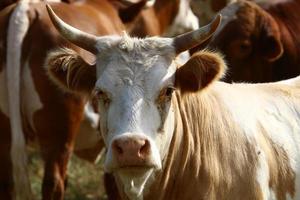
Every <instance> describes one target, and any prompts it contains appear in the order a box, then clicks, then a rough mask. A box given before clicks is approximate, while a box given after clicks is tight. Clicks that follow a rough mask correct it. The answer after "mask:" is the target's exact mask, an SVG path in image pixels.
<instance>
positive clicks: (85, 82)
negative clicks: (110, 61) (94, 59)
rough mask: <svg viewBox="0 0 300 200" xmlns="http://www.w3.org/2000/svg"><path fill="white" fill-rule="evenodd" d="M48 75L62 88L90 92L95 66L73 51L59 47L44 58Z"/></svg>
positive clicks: (94, 75)
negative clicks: (59, 48)
mask: <svg viewBox="0 0 300 200" xmlns="http://www.w3.org/2000/svg"><path fill="white" fill-rule="evenodd" d="M45 65H46V67H47V71H48V75H49V77H50V78H51V79H52V80H53V81H54V83H56V84H57V85H58V86H60V87H61V88H62V89H63V90H67V91H70V92H78V93H83V94H90V92H91V91H92V89H93V88H94V85H95V82H96V66H95V65H93V66H92V65H89V64H88V63H86V62H85V61H84V60H83V59H82V58H81V57H80V56H79V55H78V54H77V53H76V52H75V51H73V50H71V49H61V50H58V51H54V52H51V53H50V54H49V55H48V57H47V59H46V64H45Z"/></svg>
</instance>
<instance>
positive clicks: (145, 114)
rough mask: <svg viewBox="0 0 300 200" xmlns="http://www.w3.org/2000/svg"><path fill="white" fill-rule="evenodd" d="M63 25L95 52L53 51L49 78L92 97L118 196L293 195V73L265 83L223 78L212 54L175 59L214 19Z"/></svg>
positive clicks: (297, 82)
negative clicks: (103, 31)
mask: <svg viewBox="0 0 300 200" xmlns="http://www.w3.org/2000/svg"><path fill="white" fill-rule="evenodd" d="M48 11H49V14H50V16H51V19H52V21H53V23H54V25H55V26H56V28H57V29H58V30H59V31H60V33H61V34H62V35H63V36H64V37H65V38H67V39H68V40H70V41H71V42H73V43H75V44H77V45H79V46H81V47H82V48H85V49H86V50H88V51H91V52H93V53H94V54H95V55H96V57H97V62H96V63H95V64H94V65H90V64H88V63H86V62H84V61H83V60H82V58H80V56H79V55H78V54H76V53H75V52H73V51H71V50H66V49H62V50H60V51H56V52H52V53H50V54H49V56H48V59H47V66H49V68H48V73H49V76H50V78H51V79H52V80H53V81H54V82H55V83H56V84H57V85H59V87H60V88H62V89H64V90H68V91H73V92H75V93H83V94H93V95H94V96H95V98H97V99H98V108H99V112H100V115H101V118H100V122H101V123H100V124H101V126H100V127H101V133H102V136H103V138H104V141H105V145H106V147H107V149H108V151H107V155H106V159H105V169H106V170H107V171H109V172H112V173H113V174H114V177H115V179H116V181H117V184H118V189H119V192H120V193H121V195H122V199H180V200H184V199H230V200H240V199H245V200H258V199H274V200H281V199H294V200H296V199H299V198H300V185H299V184H300V179H299V173H300V168H299V164H300V152H299V148H300V143H299V141H300V77H297V78H295V79H291V80H287V81H282V82H276V83H269V84H257V85H251V84H227V83H224V82H219V81H218V79H220V78H221V77H222V75H223V74H224V71H225V68H226V65H225V64H224V61H223V59H222V57H221V56H219V55H218V54H217V53H211V52H205V51H202V52H199V53H197V54H195V55H194V56H193V57H192V58H191V59H190V60H189V61H188V62H187V63H186V64H184V65H183V66H181V67H179V68H178V67H177V65H176V63H175V61H174V60H175V58H176V55H178V53H180V52H182V51H185V50H187V49H189V48H192V47H194V46H195V45H199V44H200V43H202V42H203V41H205V40H207V39H208V38H209V37H211V35H212V34H213V32H214V31H215V30H216V28H217V26H218V24H219V22H220V18H219V17H217V18H216V19H215V20H214V21H213V22H212V23H211V24H210V25H208V26H206V27H203V28H201V29H199V30H196V31H193V32H191V33H187V34H184V35H180V36H177V37H175V38H159V37H150V38H145V39H138V38H131V37H130V36H128V35H126V34H124V35H123V36H102V37H97V36H94V35H91V34H87V33H85V32H82V31H80V30H78V29H74V28H73V27H71V26H69V25H67V24H65V23H64V22H63V21H61V20H60V19H59V18H57V16H55V14H54V12H53V11H52V10H51V8H50V7H48Z"/></svg>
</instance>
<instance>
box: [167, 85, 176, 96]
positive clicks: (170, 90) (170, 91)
mask: <svg viewBox="0 0 300 200" xmlns="http://www.w3.org/2000/svg"><path fill="white" fill-rule="evenodd" d="M174 90H175V88H174V87H167V88H166V89H165V96H166V97H171V96H172V94H173V92H174Z"/></svg>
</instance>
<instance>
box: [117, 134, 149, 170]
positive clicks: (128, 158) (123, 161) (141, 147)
mask: <svg viewBox="0 0 300 200" xmlns="http://www.w3.org/2000/svg"><path fill="white" fill-rule="evenodd" d="M112 149H113V153H114V155H115V156H116V159H117V161H118V164H119V165H120V167H122V166H124V167H125V166H139V165H143V164H145V162H146V160H147V159H148V157H149V156H150V142H149V140H147V139H145V138H140V137H123V138H118V139H115V140H114V141H113V143H112Z"/></svg>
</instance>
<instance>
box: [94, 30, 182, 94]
mask: <svg viewBox="0 0 300 200" xmlns="http://www.w3.org/2000/svg"><path fill="white" fill-rule="evenodd" d="M102 45H103V43H102ZM174 57H175V53H174V48H173V47H172V41H171V39H161V38H160V39H158V38H146V39H138V38H130V37H129V36H127V35H124V36H123V37H118V38H115V39H114V42H111V43H110V44H109V46H107V47H106V48H105V47H103V46H102V52H100V54H99V55H98V56H97V79H98V80H97V82H96V87H98V88H101V89H105V90H108V91H109V92H111V93H115V94H118V93H119V92H120V91H118V90H120V89H122V88H123V87H122V86H136V87H137V88H139V89H141V90H142V91H146V92H147V91H148V90H153V89H154V88H157V87H158V88H157V89H160V88H159V87H163V86H164V85H167V84H172V82H173V76H172V75H173V74H174V73H175V71H176V67H175V64H174V63H173V59H174ZM148 93H149V92H148Z"/></svg>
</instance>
